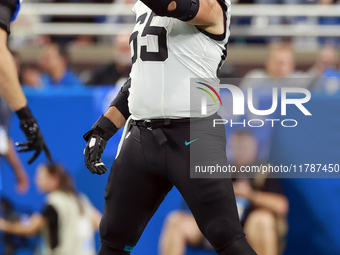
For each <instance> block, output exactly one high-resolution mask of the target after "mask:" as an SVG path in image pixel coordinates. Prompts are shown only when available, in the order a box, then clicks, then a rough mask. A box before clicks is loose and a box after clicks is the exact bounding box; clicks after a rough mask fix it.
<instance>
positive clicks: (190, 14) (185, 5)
mask: <svg viewBox="0 0 340 255" xmlns="http://www.w3.org/2000/svg"><path fill="white" fill-rule="evenodd" d="M141 1H142V2H143V3H144V4H146V5H147V6H148V7H149V8H150V9H151V10H152V11H153V12H154V13H156V14H157V15H158V16H167V17H173V18H176V19H179V20H182V21H189V20H192V19H193V18H195V16H196V15H197V13H198V10H199V0H141ZM172 1H175V2H176V9H175V10H173V11H168V6H169V4H170V3H171V2H172Z"/></svg>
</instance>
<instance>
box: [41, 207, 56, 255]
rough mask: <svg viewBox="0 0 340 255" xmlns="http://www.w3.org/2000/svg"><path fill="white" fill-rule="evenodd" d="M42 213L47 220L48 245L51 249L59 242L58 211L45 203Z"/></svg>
mask: <svg viewBox="0 0 340 255" xmlns="http://www.w3.org/2000/svg"><path fill="white" fill-rule="evenodd" d="M42 215H43V216H44V217H45V219H46V220H47V226H48V232H49V237H50V240H49V241H50V247H51V249H55V248H56V247H57V246H58V243H59V227H58V213H57V211H56V210H55V209H54V207H53V206H52V205H46V207H45V208H44V210H43V212H42Z"/></svg>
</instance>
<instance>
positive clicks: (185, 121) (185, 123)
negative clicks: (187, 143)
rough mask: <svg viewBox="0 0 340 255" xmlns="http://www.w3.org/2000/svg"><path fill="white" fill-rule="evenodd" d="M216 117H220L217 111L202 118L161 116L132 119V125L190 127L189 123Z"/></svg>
mask: <svg viewBox="0 0 340 255" xmlns="http://www.w3.org/2000/svg"><path fill="white" fill-rule="evenodd" d="M217 118H220V117H219V116H218V115H217V113H215V114H213V115H211V116H208V117H202V118H198V117H195V118H180V119H169V118H163V119H143V120H133V121H132V125H133V126H138V127H144V128H147V129H149V130H153V129H156V128H162V127H190V123H193V122H201V121H207V120H211V119H217Z"/></svg>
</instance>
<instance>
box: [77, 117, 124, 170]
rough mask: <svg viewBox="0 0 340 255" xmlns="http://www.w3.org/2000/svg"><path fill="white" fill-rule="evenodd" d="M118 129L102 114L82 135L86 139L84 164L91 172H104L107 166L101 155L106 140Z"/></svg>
mask: <svg viewBox="0 0 340 255" xmlns="http://www.w3.org/2000/svg"><path fill="white" fill-rule="evenodd" d="M117 131H118V128H117V127H116V126H115V124H113V123H112V122H111V121H110V120H109V119H108V118H106V117H104V115H102V116H100V118H99V119H98V120H97V122H96V123H95V124H94V125H93V127H92V129H91V130H90V131H88V132H87V133H86V134H85V135H84V136H83V137H84V139H85V141H87V144H86V147H85V150H84V155H85V165H86V167H87V168H88V169H89V170H90V172H91V173H93V174H99V175H101V174H105V173H106V171H107V167H106V166H105V165H104V163H103V161H102V159H101V157H102V154H103V152H104V149H105V146H106V142H107V141H108V140H109V139H110V138H111V137H112V136H113V135H114V134H115V133H116V132H117Z"/></svg>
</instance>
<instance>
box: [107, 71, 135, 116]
mask: <svg viewBox="0 0 340 255" xmlns="http://www.w3.org/2000/svg"><path fill="white" fill-rule="evenodd" d="M130 87H131V78H129V79H128V80H127V81H126V82H125V83H124V85H123V86H122V88H121V89H120V91H119V93H118V95H117V96H116V98H115V99H114V100H113V101H112V102H111V104H110V107H111V106H115V107H116V108H117V109H118V110H119V111H120V112H121V113H122V114H123V116H124V118H125V119H128V118H129V116H130V115H131V114H130V111H129V106H128V97H129V95H130V93H129V88H130Z"/></svg>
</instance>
